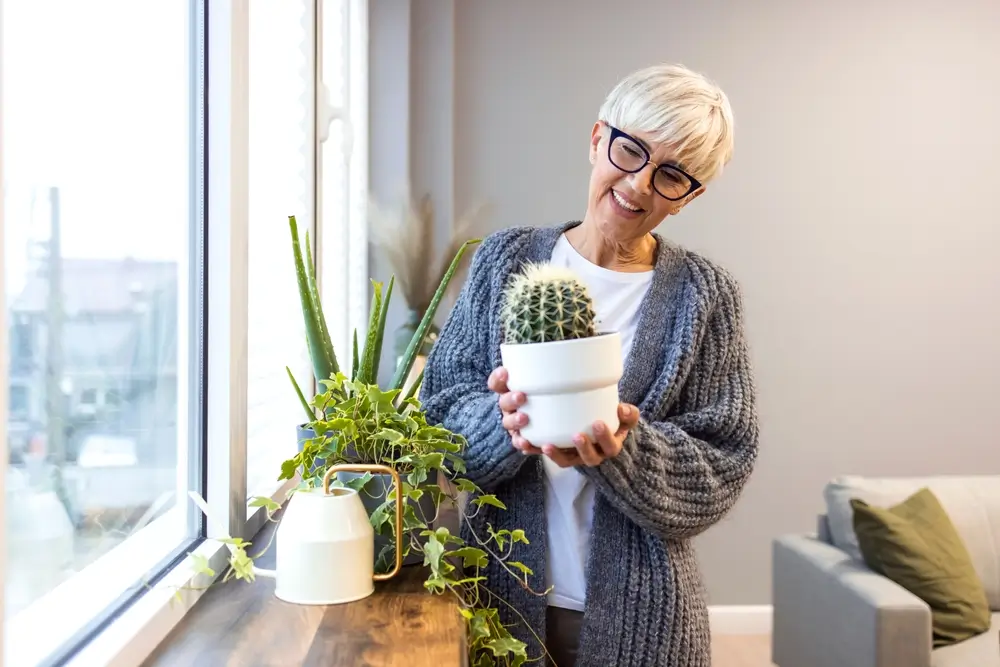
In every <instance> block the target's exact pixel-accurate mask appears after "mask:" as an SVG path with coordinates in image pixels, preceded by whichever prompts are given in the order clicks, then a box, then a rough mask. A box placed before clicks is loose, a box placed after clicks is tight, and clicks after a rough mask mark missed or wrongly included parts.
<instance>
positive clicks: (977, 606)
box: [851, 488, 990, 647]
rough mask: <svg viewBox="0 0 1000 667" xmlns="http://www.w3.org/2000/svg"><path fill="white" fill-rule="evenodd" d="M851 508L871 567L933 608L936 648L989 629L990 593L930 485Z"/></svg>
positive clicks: (853, 504)
mask: <svg viewBox="0 0 1000 667" xmlns="http://www.w3.org/2000/svg"><path fill="white" fill-rule="evenodd" d="M851 508H852V509H853V510H854V518H853V522H854V532H855V533H856V534H857V537H858V545H859V546H860V548H861V554H862V555H863V556H864V559H865V563H867V565H868V567H870V568H871V569H872V570H873V571H875V572H878V573H879V574H881V575H882V576H884V577H887V578H888V579H891V580H892V581H894V582H896V583H897V584H899V585H900V586H902V587H903V588H905V589H906V590H908V591H910V592H911V593H913V594H914V595H916V596H917V597H919V598H920V599H921V600H923V601H924V602H926V603H927V604H928V606H930V608H931V623H932V626H933V631H934V646H935V647H939V646H947V645H949V644H954V643H955V642H959V641H962V640H963V639H968V638H969V637H973V636H975V635H977V634H980V633H982V632H985V631H986V630H988V629H989V627H990V608H989V604H988V603H987V601H986V591H985V590H984V588H983V584H982V582H981V581H980V579H979V575H977V574H976V570H975V568H974V567H973V565H972V559H971V558H970V557H969V552H968V550H966V548H965V543H964V542H963V541H962V538H960V537H959V536H958V532H957V531H956V530H955V526H954V525H953V524H952V522H951V519H950V518H949V517H948V514H947V513H946V512H945V511H944V508H943V507H942V506H941V503H940V502H938V499H937V496H935V495H934V494H933V493H932V492H931V490H930V489H927V488H923V489H921V490H919V491H917V492H916V493H915V494H913V495H912V496H910V497H909V498H907V499H906V500H904V501H903V502H901V503H899V504H898V505H894V506H892V507H889V508H881V507H873V506H871V505H869V504H868V503H866V502H865V501H863V500H860V499H858V498H853V499H851Z"/></svg>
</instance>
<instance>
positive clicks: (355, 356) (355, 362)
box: [351, 327, 361, 380]
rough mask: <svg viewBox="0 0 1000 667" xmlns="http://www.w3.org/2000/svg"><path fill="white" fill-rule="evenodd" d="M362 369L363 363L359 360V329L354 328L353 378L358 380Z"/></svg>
mask: <svg viewBox="0 0 1000 667" xmlns="http://www.w3.org/2000/svg"><path fill="white" fill-rule="evenodd" d="M359 370H361V364H360V362H359V361H358V329H357V327H355V328H354V349H353V351H352V353H351V379H352V380H356V379H357V378H358V371H359Z"/></svg>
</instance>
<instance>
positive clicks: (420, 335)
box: [389, 239, 482, 389]
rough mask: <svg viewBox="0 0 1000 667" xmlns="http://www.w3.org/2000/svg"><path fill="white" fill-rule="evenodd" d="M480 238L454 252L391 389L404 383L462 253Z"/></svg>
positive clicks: (397, 370) (464, 244) (393, 379)
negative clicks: (453, 256)
mask: <svg viewBox="0 0 1000 667" xmlns="http://www.w3.org/2000/svg"><path fill="white" fill-rule="evenodd" d="M481 240H482V239H472V240H470V241H466V242H465V243H463V244H462V246H461V247H460V248H459V249H458V252H456V253H455V258H454V259H452V260H451V265H449V266H448V270H447V271H446V272H445V274H444V277H443V278H442V279H441V284H440V285H438V288H437V290H436V291H435V292H434V296H433V297H432V298H431V302H430V304H428V306H427V310H426V311H424V316H423V318H421V320H420V324H419V325H418V326H417V330H416V331H414V332H413V336H412V337H411V338H410V343H409V345H407V346H406V352H405V353H403V359H402V360H401V362H400V364H399V366H397V367H396V374H395V375H394V376H393V378H392V383H391V384H390V385H389V386H390V387H392V388H393V389H402V388H403V385H404V384H405V383H406V377H407V376H408V375H409V374H410V369H411V368H413V362H414V361H415V360H416V358H417V352H419V351H420V348H421V347H422V346H423V344H424V338H426V337H427V330H428V329H430V327H431V324H432V323H433V322H434V317H435V315H437V309H438V305H440V303H441V299H442V298H444V293H445V292H446V291H447V290H448V284H449V283H450V282H451V279H452V278H453V277H454V275H455V272H456V271H458V266H459V264H460V263H461V261H462V255H464V254H465V250H466V249H467V248H468V247H469V246H470V245H474V244H476V243H479V242H480V241H481Z"/></svg>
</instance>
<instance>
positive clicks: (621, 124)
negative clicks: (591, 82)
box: [598, 64, 733, 183]
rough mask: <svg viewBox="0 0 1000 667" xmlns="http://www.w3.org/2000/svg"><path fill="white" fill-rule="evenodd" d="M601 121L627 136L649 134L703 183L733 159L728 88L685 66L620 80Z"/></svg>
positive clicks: (646, 70) (641, 72) (658, 68)
mask: <svg viewBox="0 0 1000 667" xmlns="http://www.w3.org/2000/svg"><path fill="white" fill-rule="evenodd" d="M598 117H599V118H600V120H602V121H604V122H605V123H607V124H609V125H612V126H614V127H617V128H618V129H620V130H622V131H623V132H629V131H630V130H631V131H635V132H648V133H650V134H652V139H653V140H654V141H655V142H656V143H659V144H664V145H667V146H670V147H671V148H672V149H673V150H675V151H676V152H677V156H676V159H677V161H678V163H679V166H680V167H681V168H682V169H684V170H685V171H687V172H688V173H690V174H691V175H692V176H694V177H695V178H697V179H698V180H699V181H701V182H702V183H708V182H709V181H711V180H712V179H713V178H715V177H716V176H717V175H718V174H719V173H720V172H721V171H722V168H723V166H725V165H726V163H728V162H729V160H730V159H731V158H732V155H733V110H732V108H731V107H730V106H729V98H728V97H726V94H725V93H724V92H722V89H721V88H720V87H719V86H718V85H716V84H715V83H713V82H712V81H710V80H709V79H707V78H706V77H705V76H703V75H701V74H699V73H697V72H693V71H691V70H690V69H688V68H686V67H684V66H683V65H671V64H662V65H653V66H651V67H645V68H643V69H640V70H637V71H635V72H632V73H631V74H629V75H628V76H626V77H625V78H624V79H622V80H621V81H619V82H618V83H617V84H616V85H615V87H614V88H613V89H612V90H611V92H610V93H609V94H608V96H607V98H606V99H605V100H604V104H602V105H601V109H600V111H599V112H598Z"/></svg>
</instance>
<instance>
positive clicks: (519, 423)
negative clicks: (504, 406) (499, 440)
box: [503, 412, 528, 431]
mask: <svg viewBox="0 0 1000 667" xmlns="http://www.w3.org/2000/svg"><path fill="white" fill-rule="evenodd" d="M527 425H528V415H526V414H524V413H523V412H505V413H504V415H503V427H504V429H506V430H508V431H517V430H518V429H522V428H524V427H525V426H527Z"/></svg>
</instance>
